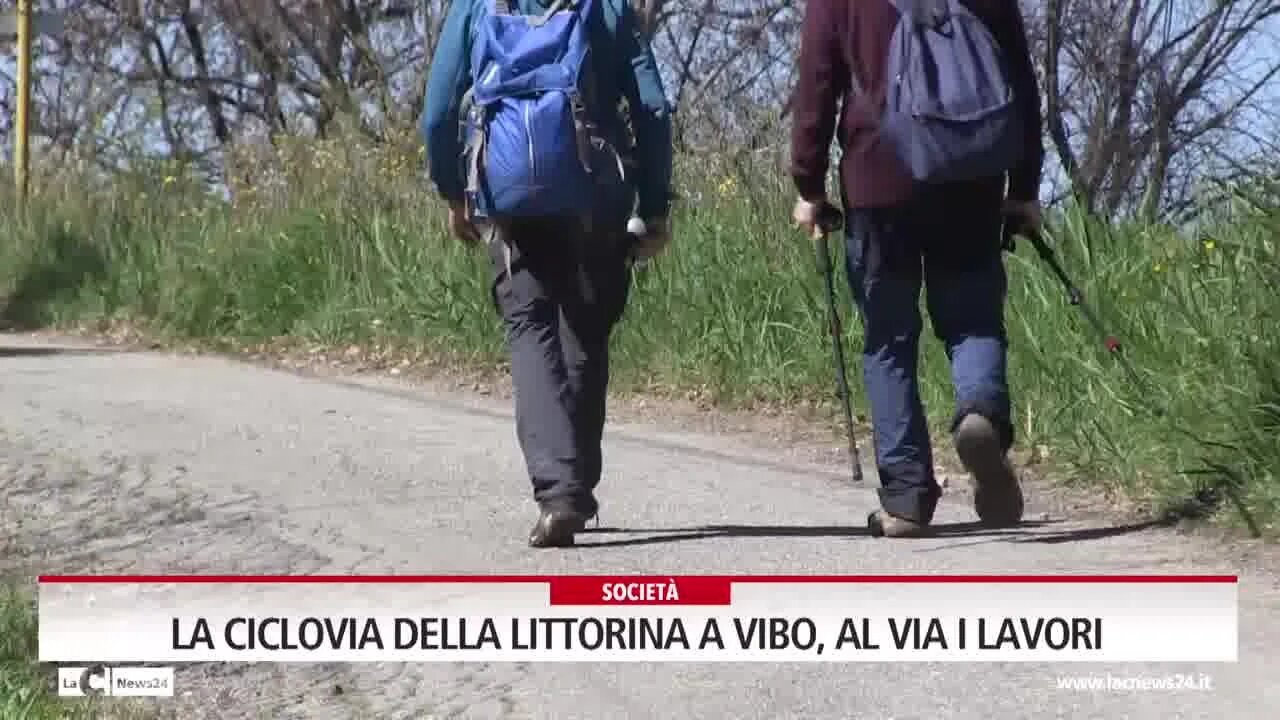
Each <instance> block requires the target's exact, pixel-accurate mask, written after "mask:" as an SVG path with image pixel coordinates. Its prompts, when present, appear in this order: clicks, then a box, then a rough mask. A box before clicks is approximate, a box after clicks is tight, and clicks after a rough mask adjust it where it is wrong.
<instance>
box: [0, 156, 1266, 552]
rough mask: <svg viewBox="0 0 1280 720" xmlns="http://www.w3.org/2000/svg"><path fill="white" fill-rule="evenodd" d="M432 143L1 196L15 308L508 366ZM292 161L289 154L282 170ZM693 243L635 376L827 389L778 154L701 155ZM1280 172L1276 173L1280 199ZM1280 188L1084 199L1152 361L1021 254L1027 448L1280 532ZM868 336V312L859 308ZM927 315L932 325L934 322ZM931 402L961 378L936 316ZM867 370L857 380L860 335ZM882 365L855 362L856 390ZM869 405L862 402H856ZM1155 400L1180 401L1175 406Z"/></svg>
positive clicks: (811, 272)
mask: <svg viewBox="0 0 1280 720" xmlns="http://www.w3.org/2000/svg"><path fill="white" fill-rule="evenodd" d="M419 164H420V162H419V156H418V155H417V151H416V148H415V146H414V145H413V144H412V143H404V144H403V145H400V146H392V147H384V148H382V149H378V150H374V149H370V148H367V147H364V146H362V145H360V144H359V143H355V142H351V141H348V140H345V139H344V140H343V141H342V142H328V143H316V142H310V143H307V144H304V143H302V142H301V141H295V142H294V143H293V144H291V145H286V146H284V147H283V148H282V149H280V150H278V151H276V153H275V154H274V155H272V157H270V158H267V159H261V158H257V159H253V160H252V161H251V162H248V163H243V162H242V163H241V165H242V166H245V167H252V168H254V170H255V172H256V173H257V176H256V178H255V179H254V180H253V184H252V185H249V186H241V187H237V188H235V189H236V201H235V203H234V204H227V203H224V202H223V201H222V200H220V199H219V200H216V201H215V200H211V199H208V198H207V196H206V195H205V194H204V193H203V191H201V190H199V189H198V187H197V186H196V184H194V183H192V182H190V181H188V180H187V179H186V178H185V177H184V176H183V174H182V173H180V172H178V171H175V170H173V169H172V168H169V169H166V168H156V169H147V170H145V171H139V172H138V174H137V175H135V176H133V177H126V178H120V179H118V180H117V181H113V183H112V184H111V186H110V188H108V189H103V190H93V191H90V190H86V189H84V188H86V187H89V185H88V183H87V181H81V180H76V181H71V180H66V179H64V180H62V181H61V185H59V186H57V187H55V186H52V185H49V184H45V185H44V186H42V187H41V189H40V191H39V193H38V195H37V196H36V197H35V198H34V200H33V202H32V204H31V205H30V208H29V211H28V212H27V213H25V214H21V215H19V214H15V213H13V212H12V211H11V210H9V208H11V207H12V206H13V205H12V203H11V202H10V201H8V200H5V201H3V205H2V207H4V208H5V210H3V211H0V230H2V232H3V236H4V237H5V238H6V242H5V243H4V244H3V246H2V247H0V297H2V296H7V297H8V302H7V305H4V306H3V310H2V312H3V320H6V321H7V322H8V324H10V325H11V326H15V327H42V326H57V325H63V324H79V323H84V322H93V321H108V320H123V321H128V322H130V323H135V324H139V325H142V326H144V327H146V328H147V329H148V330H149V331H151V332H154V333H157V334H159V335H162V336H169V337H172V338H184V339H196V340H202V341H208V340H216V341H220V342H225V341H230V342H233V343H247V342H261V341H269V340H272V339H276V338H281V337H290V338H300V339H304V340H306V341H307V342H310V343H324V344H331V345H335V346H337V345H348V344H353V343H375V342H376V343H382V344H392V345H396V346H399V347H404V348H416V349H422V350H426V351H428V352H430V353H432V354H434V355H436V356H438V357H443V358H448V359H450V360H453V361H456V362H460V363H467V364H471V365H475V366H488V367H496V366H498V365H499V364H500V363H501V361H502V344H501V342H502V337H501V334H500V330H499V325H498V320H497V317H496V315H495V314H494V312H493V309H492V306H491V304H490V296H489V277H488V269H487V267H486V262H487V261H486V258H485V255H484V254H483V253H482V252H479V251H478V250H477V249H475V248H467V247H465V246H462V245H460V244H459V243H457V242H455V241H454V240H453V239H452V238H451V237H450V236H449V235H448V233H447V232H446V228H445V225H444V221H443V212H442V208H441V207H439V205H438V204H437V203H436V202H435V201H434V200H433V199H432V198H431V197H429V193H428V192H427V191H426V185H425V182H424V181H423V180H421V179H420V178H418V177H417V176H416V174H415V172H414V171H413V168H415V167H417V166H418V165H419ZM273 168H276V169H273ZM678 173H679V175H678V177H679V178H680V179H681V187H680V188H679V192H680V193H681V196H682V201H681V203H680V206H679V210H678V214H677V216H676V217H675V219H674V227H675V233H676V236H675V237H676V239H675V242H674V243H673V245H672V248H671V250H670V252H669V253H668V254H667V255H666V256H664V257H662V258H661V259H660V260H659V261H658V262H656V263H654V264H653V265H651V266H650V267H648V268H646V269H645V270H644V271H643V272H641V273H639V274H638V275H637V277H636V283H635V286H634V288H633V293H632V305H631V306H630V309H629V311H628V318H627V320H626V321H625V323H624V325H623V326H621V327H620V329H619V332H618V335H617V336H616V355H615V364H616V371H615V377H616V379H617V383H618V385H617V387H618V389H619V390H630V391H646V392H667V391H671V392H679V393H681V394H688V393H696V394H698V395H699V396H700V397H704V398H706V399H708V400H711V401H715V402H719V403H724V404H729V405H736V406H739V407H741V406H750V405H752V404H756V403H769V404H792V403H800V402H809V401H818V402H822V403H828V404H830V406H831V408H832V409H833V410H834V403H831V402H830V401H831V396H832V386H833V382H832V371H831V366H830V349H829V345H828V339H827V337H826V334H825V325H824V322H825V317H824V306H823V300H822V295H821V281H820V278H819V277H818V276H817V274H816V270H815V267H814V263H813V258H812V252H811V250H810V247H809V245H808V243H807V242H806V241H805V240H804V239H803V237H801V236H799V235H798V234H797V233H795V232H794V231H793V230H792V229H791V228H790V226H789V222H788V218H789V214H790V213H789V211H790V201H791V198H792V193H791V189H790V187H789V184H788V183H787V181H786V180H785V178H784V177H783V176H782V175H781V174H780V173H778V172H777V171H776V170H774V169H772V168H771V167H770V168H763V169H762V168H759V167H756V168H743V167H734V166H731V165H729V164H728V163H727V162H726V163H724V164H721V165H720V166H718V167H713V166H712V164H711V163H709V162H708V161H707V160H705V159H699V161H698V162H697V163H693V162H687V163H682V164H681V167H679V168H678ZM1268 192H1270V194H1267V193H1268ZM1278 231H1280V202H1277V200H1276V194H1275V193H1274V192H1273V191H1265V190H1260V191H1259V192H1258V196H1257V197H1245V196H1244V195H1241V196H1240V197H1239V198H1238V199H1237V201H1236V202H1234V203H1233V204H1231V205H1230V206H1229V207H1224V208H1219V209H1216V210H1215V211H1214V213H1213V214H1212V216H1211V217H1210V218H1209V219H1208V220H1206V221H1205V225H1204V227H1203V228H1201V229H1199V230H1197V231H1196V232H1195V233H1194V234H1191V233H1189V232H1188V231H1185V230H1178V229H1173V228H1168V227H1161V226H1137V225H1121V226H1117V225H1108V224H1106V223H1103V222H1101V221H1099V220H1097V219H1094V218H1090V217H1088V216H1087V215H1086V214H1084V213H1081V212H1077V211H1073V210H1070V209H1068V210H1066V211H1063V212H1061V213H1057V214H1055V215H1054V216H1053V218H1052V220H1051V222H1050V232H1049V235H1050V236H1051V238H1052V242H1053V244H1054V245H1055V247H1056V248H1057V249H1058V252H1059V255H1060V257H1061V259H1062V261H1063V263H1064V265H1065V267H1066V268H1067V270H1068V272H1069V273H1071V275H1072V276H1073V278H1074V279H1075V280H1076V282H1077V283H1078V284H1079V285H1080V286H1081V288H1082V289H1083V290H1084V292H1085V295H1086V298H1088V299H1089V301H1090V302H1091V304H1092V305H1093V306H1094V307H1095V309H1096V310H1097V311H1098V313H1099V314H1100V315H1101V316H1102V318H1103V320H1104V322H1105V323H1106V324H1107V325H1108V326H1109V329H1110V331H1111V332H1113V333H1114V334H1115V335H1117V336H1118V337H1119V338H1120V339H1121V340H1122V341H1123V342H1124V344H1125V352H1126V353H1127V354H1128V356H1129V357H1130V359H1131V360H1132V361H1133V363H1134V365H1135V366H1136V367H1137V368H1138V372H1139V373H1140V374H1141V376H1142V377H1141V379H1140V382H1139V383H1135V382H1134V381H1133V380H1132V379H1130V378H1129V377H1128V376H1126V375H1125V373H1124V372H1123V371H1122V369H1121V368H1120V367H1119V366H1118V365H1117V364H1116V363H1115V361H1114V360H1113V359H1112V358H1111V357H1110V356H1109V355H1108V354H1107V352H1106V350H1105V348H1104V347H1103V346H1102V343H1101V339H1100V338H1098V337H1097V336H1096V335H1095V334H1094V333H1093V332H1092V330H1091V328H1090V327H1089V326H1088V325H1087V324H1086V323H1085V322H1084V318H1083V317H1082V316H1081V315H1080V313H1079V312H1078V311H1077V309H1076V308H1073V307H1071V306H1070V305H1069V304H1068V302H1067V296H1066V293H1065V292H1064V290H1063V288H1062V287H1061V286H1060V285H1059V284H1058V282H1057V280H1056V279H1055V278H1054V277H1053V276H1052V275H1050V274H1049V272H1048V270H1047V268H1046V267H1045V266H1044V265H1043V264H1042V263H1041V262H1040V261H1039V260H1038V258H1036V257H1035V255H1034V253H1033V252H1032V249H1031V247H1030V245H1029V243H1027V242H1025V241H1023V242H1021V243H1020V246H1019V250H1018V252H1017V253H1016V254H1014V255H1012V256H1009V261H1008V264H1009V273H1010V282H1011V290H1010V292H1011V296H1010V304H1009V308H1010V310H1009V315H1008V322H1009V329H1010V334H1011V343H1012V351H1011V352H1012V355H1011V363H1012V368H1011V370H1012V378H1013V382H1014V389H1015V392H1016V398H1017V418H1016V422H1017V426H1018V428H1019V433H1020V438H1019V441H1020V445H1021V446H1022V447H1024V448H1037V453H1036V454H1037V455H1038V456H1040V457H1045V456H1047V458H1048V460H1049V462H1051V463H1053V464H1054V466H1055V469H1058V470H1062V471H1065V472H1066V474H1068V475H1069V476H1071V477H1073V478H1078V479H1080V480H1082V481H1085V482H1088V483H1092V484H1093V485H1092V487H1095V488H1097V489H1098V490H1100V491H1106V492H1107V493H1108V494H1112V493H1114V494H1118V495H1123V496H1124V497H1126V498H1128V499H1130V500H1133V501H1137V502H1139V503H1143V504H1146V505H1147V506H1148V507H1150V508H1151V509H1152V510H1153V511H1159V510H1162V509H1163V510H1168V509H1171V508H1175V507H1176V508H1179V509H1182V510H1186V509H1187V508H1186V502H1185V501H1186V499H1187V498H1195V500H1196V503H1195V504H1197V505H1199V506H1203V507H1201V508H1199V509H1201V510H1213V509H1215V508H1217V507H1219V506H1221V508H1222V509H1221V510H1220V511H1219V512H1217V513H1216V514H1215V517H1217V518H1219V519H1221V520H1222V521H1224V522H1228V523H1238V522H1240V519H1241V517H1242V515H1241V514H1240V513H1237V512H1234V511H1232V510H1231V508H1232V504H1231V503H1225V501H1226V500H1227V499H1229V498H1228V497H1227V495H1230V494H1231V493H1227V494H1225V495H1224V493H1223V492H1222V489H1223V488H1231V489H1233V490H1235V491H1236V492H1235V493H1234V494H1235V495H1236V497H1238V499H1239V501H1240V503H1242V504H1243V506H1244V507H1247V508H1248V510H1249V511H1250V512H1251V513H1252V514H1253V515H1254V516H1255V517H1256V519H1257V523H1258V525H1259V527H1260V529H1261V530H1262V531H1263V532H1264V533H1266V534H1268V535H1274V534H1275V529H1276V519H1277V515H1278V512H1280V484H1278V483H1277V480H1278V479H1280V317H1277V313H1280V291H1278V290H1277V288H1280V254H1278V251H1277V247H1276V244H1277V241H1278V238H1280V232H1278ZM843 312H844V316H845V317H846V318H848V320H849V322H847V323H846V325H847V326H848V332H849V338H850V341H849V342H850V345H849V346H848V347H850V348H851V349H853V350H855V351H856V349H857V348H858V341H857V340H856V338H857V336H858V333H859V332H860V328H859V326H858V324H857V321H856V317H854V316H853V315H852V312H851V306H850V305H848V304H847V302H846V305H845V309H844V311H843ZM926 332H929V331H928V330H926ZM926 341H927V343H926V347H927V350H926V354H925V356H924V360H923V363H924V368H925V371H924V372H925V375H926V377H927V388H926V396H925V400H926V402H927V403H928V406H929V408H930V410H931V413H932V415H933V417H934V418H935V420H936V421H937V422H938V423H939V424H940V425H941V424H942V423H944V422H945V421H946V419H947V415H948V412H949V410H950V407H949V405H950V399H951V389H950V385H949V381H948V375H947V366H946V360H945V357H944V356H943V354H942V352H941V349H940V348H939V347H938V344H937V343H936V342H933V341H932V338H931V337H930V336H926ZM851 360H852V363H853V365H854V366H853V367H851V368H850V372H851V374H852V376H853V377H854V378H858V377H859V374H858V370H857V367H856V364H857V354H856V352H854V353H852V354H851ZM859 384H860V383H855V388H856V387H857V386H858V385H859ZM855 401H856V403H857V407H859V408H863V407H865V403H864V401H863V400H862V398H861V393H860V390H859V397H857V398H855ZM1157 409H1163V410H1165V411H1167V413H1168V414H1167V416H1165V417H1163V418H1161V417H1157V416H1156V415H1155V414H1153V413H1154V411H1156V410H1157ZM1224 503H1225V504H1224Z"/></svg>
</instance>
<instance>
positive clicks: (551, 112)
mask: <svg viewBox="0 0 1280 720" xmlns="http://www.w3.org/2000/svg"><path fill="white" fill-rule="evenodd" d="M486 1H487V3H488V4H489V8H488V9H489V12H488V14H487V16H486V17H484V18H483V19H481V21H480V23H479V27H478V32H477V35H476V38H475V42H474V44H473V49H472V57H471V68H472V85H471V89H470V90H469V91H468V98H467V99H466V100H465V101H464V105H465V108H464V119H463V133H464V138H463V147H464V153H463V162H464V165H465V168H464V172H465V176H466V178H467V199H468V203H469V205H470V208H471V212H472V214H473V215H474V216H477V217H483V218H490V219H503V218H518V217H535V216H565V215H576V216H579V217H590V216H591V215H592V214H593V209H594V206H595V205H596V204H597V203H598V202H599V200H600V196H599V188H598V186H599V184H600V183H601V182H602V180H603V178H604V177H606V176H607V177H609V178H612V179H614V180H621V179H622V178H621V175H622V172H623V171H622V162H621V158H620V157H619V156H618V155H617V153H616V152H615V151H614V150H613V148H612V146H610V145H609V144H608V143H606V142H605V141H604V140H603V139H602V138H601V137H600V136H599V132H598V129H597V127H596V126H595V124H594V123H593V122H592V120H591V118H590V115H589V105H590V103H591V101H592V100H593V98H592V97H591V94H592V91H593V88H592V87H591V84H592V76H591V67H590V65H591V63H590V60H591V48H590V43H589V40H590V33H589V28H588V26H587V22H588V18H589V17H590V14H591V11H592V7H593V5H594V0H556V2H555V3H554V4H553V5H551V6H550V7H549V8H548V9H547V11H546V12H545V13H544V14H541V15H519V14H512V12H511V4H512V0H486ZM606 152H608V153H611V154H612V157H609V156H607V155H605V153H606ZM602 158H605V159H606V160H607V162H604V163H602V162H600V160H601V159H602ZM615 161H616V163H615ZM613 168H616V169H617V172H618V175H616V176H614V175H612V174H611V173H609V172H607V171H609V170H612V169H613Z"/></svg>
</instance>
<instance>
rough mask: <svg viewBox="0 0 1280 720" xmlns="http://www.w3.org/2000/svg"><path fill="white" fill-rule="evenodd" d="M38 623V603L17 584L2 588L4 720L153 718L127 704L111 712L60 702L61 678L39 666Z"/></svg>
mask: <svg viewBox="0 0 1280 720" xmlns="http://www.w3.org/2000/svg"><path fill="white" fill-rule="evenodd" d="M36 631H37V622H36V609H35V603H34V602H32V599H31V597H30V596H29V595H28V594H27V593H26V592H24V591H23V590H22V589H20V587H19V586H18V585H17V584H16V583H13V582H4V583H0V719H2V720H90V719H91V718H106V717H112V718H118V719H119V720H126V719H133V720H143V719H144V718H148V717H150V715H149V714H147V713H146V712H143V711H140V710H138V709H137V708H136V707H135V706H134V705H133V704H132V703H129V702H128V701H121V700H116V701H115V702H113V703H111V704H110V705H109V706H107V707H104V705H106V703H103V702H95V701H94V700H93V699H88V698H85V699H81V698H63V697H58V696H57V694H56V692H55V689H54V685H55V682H56V676H57V672H56V670H54V668H53V666H51V665H43V664H40V663H38V662H36V657H37V649H38V646H37V633H36Z"/></svg>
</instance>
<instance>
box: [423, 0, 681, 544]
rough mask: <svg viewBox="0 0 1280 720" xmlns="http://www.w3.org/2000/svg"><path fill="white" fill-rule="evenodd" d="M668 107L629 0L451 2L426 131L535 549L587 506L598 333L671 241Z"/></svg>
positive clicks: (604, 357)
mask: <svg viewBox="0 0 1280 720" xmlns="http://www.w3.org/2000/svg"><path fill="white" fill-rule="evenodd" d="M623 101H625V103H626V108H627V112H625V113H623V112H621V111H620V105H621V103H622V102H623ZM670 110H671V109H670V107H669V105H668V102H667V98H666V94H665V90H664V88H663V84H662V80H661V77H660V76H659V74H658V69H657V63H656V62H655V60H654V57H653V53H652V50H651V49H650V47H649V43H648V40H647V39H646V37H645V36H644V34H643V33H642V32H641V31H640V27H639V22H638V19H637V16H636V14H635V13H634V11H633V10H632V8H631V6H630V5H629V3H628V0H555V2H553V3H549V2H546V1H545V0H543V1H540V0H453V2H452V3H451V4H450V6H449V10H448V14H447V16H446V18H445V22H444V25H443V29H442V32H441V36H440V40H439V45H438V46H437V48H436V51H435V55H434V58H433V60H432V64H431V68H430V75H429V76H428V79H427V93H426V100H425V109H424V114H423V118H422V132H423V135H424V138H425V141H426V150H427V162H428V166H429V173H430V176H431V179H432V181H433V183H434V184H435V186H436V188H437V190H438V191H439V192H440V194H441V195H443V196H444V198H445V200H446V201H447V202H448V206H449V225H450V228H451V230H452V232H453V233H454V234H455V235H456V236H457V237H458V238H459V239H461V240H463V241H465V242H471V243H479V242H483V243H484V244H485V245H487V247H488V249H489V254H490V259H491V261H492V263H493V269H494V281H493V286H492V294H493V300H494V303H495V305H496V307H497V309H498V312H499V313H500V315H501V316H502V319H503V321H504V324H505V327H506V337H507V345H508V349H509V352H510V354H511V376H512V381H513V384H514V388H515V413H516V433H517V437H518V439H519V442H520V446H521V449H522V451H523V453H524V458H525V463H526V466H527V469H528V473H529V477H530V480H531V482H532V486H533V499H534V501H535V502H536V504H537V505H538V508H539V513H538V517H537V520H536V522H535V524H534V526H533V529H532V531H531V532H530V534H529V538H528V541H529V544H530V545H531V546H533V547H563V546H568V545H572V544H573V542H574V535H575V534H576V533H578V532H579V531H581V530H582V529H583V528H584V527H585V525H586V522H587V521H588V520H589V519H591V518H592V517H594V516H596V514H597V512H598V510H599V503H598V501H597V499H596V496H595V489H596V487H597V485H598V484H599V482H600V476H601V472H602V466H603V458H602V452H601V441H602V436H603V432H604V423H605V400H606V394H607V389H608V384H609V338H610V334H611V332H612V329H613V327H614V326H615V324H616V323H617V322H618V321H619V320H620V319H621V317H622V314H623V311H624V309H625V306H626V304H627V299H628V294H629V288H630V280H631V276H630V272H631V266H630V263H631V262H632V261H633V260H646V259H649V258H652V257H654V256H656V255H657V254H659V253H660V252H662V251H663V250H664V249H665V247H666V245H667V243H668V241H669V234H668V230H667V214H668V209H669V202H670V197H671V189H670V186H671V161H672V148H671V120H670Z"/></svg>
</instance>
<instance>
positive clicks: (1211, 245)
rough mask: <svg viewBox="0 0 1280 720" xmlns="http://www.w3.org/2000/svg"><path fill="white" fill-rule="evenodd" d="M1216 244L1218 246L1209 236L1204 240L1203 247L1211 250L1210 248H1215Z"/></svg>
mask: <svg viewBox="0 0 1280 720" xmlns="http://www.w3.org/2000/svg"><path fill="white" fill-rule="evenodd" d="M1217 246H1218V244H1217V243H1215V242H1214V241H1213V239H1212V238H1210V239H1208V240H1205V241H1204V249H1205V250H1212V249H1214V248H1215V247H1217Z"/></svg>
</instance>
